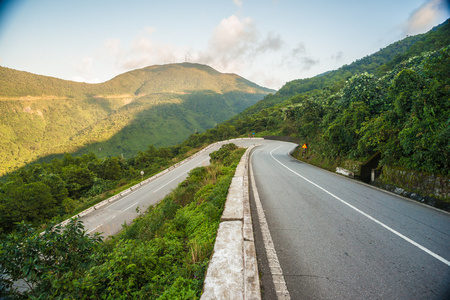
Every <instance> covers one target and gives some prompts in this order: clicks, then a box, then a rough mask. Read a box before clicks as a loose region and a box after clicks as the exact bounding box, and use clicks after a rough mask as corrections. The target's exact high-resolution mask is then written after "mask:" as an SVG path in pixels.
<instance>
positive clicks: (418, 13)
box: [403, 0, 449, 35]
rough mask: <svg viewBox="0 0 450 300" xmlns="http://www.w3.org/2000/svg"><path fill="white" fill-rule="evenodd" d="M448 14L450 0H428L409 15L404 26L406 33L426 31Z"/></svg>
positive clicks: (412, 33)
mask: <svg viewBox="0 0 450 300" xmlns="http://www.w3.org/2000/svg"><path fill="white" fill-rule="evenodd" d="M446 14H447V15H448V14H449V3H448V0H428V1H427V2H426V3H424V4H423V5H422V6H421V7H419V8H418V9H417V10H415V11H414V12H413V13H412V14H411V15H410V16H409V18H408V20H407V21H406V23H405V24H404V26H403V31H404V34H407V35H414V34H418V33H423V32H426V31H427V30H430V29H431V27H432V26H433V25H435V24H436V23H437V22H439V20H440V19H441V18H442V17H443V16H445V15H446Z"/></svg>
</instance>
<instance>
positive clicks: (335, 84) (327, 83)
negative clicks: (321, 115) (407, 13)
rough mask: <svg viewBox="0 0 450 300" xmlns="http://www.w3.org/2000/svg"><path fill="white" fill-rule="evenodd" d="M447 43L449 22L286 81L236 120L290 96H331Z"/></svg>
mask: <svg viewBox="0 0 450 300" xmlns="http://www.w3.org/2000/svg"><path fill="white" fill-rule="evenodd" d="M449 44H450V21H449V20H447V21H445V22H444V23H442V24H440V25H438V26H436V27H434V28H433V29H432V30H430V31H429V32H427V33H424V34H418V35H415V36H410V37H407V38H405V39H403V40H400V41H397V42H395V43H393V44H391V45H389V46H387V47H385V48H383V49H380V51H378V52H376V53H374V54H372V55H369V56H366V57H363V58H361V59H358V60H356V61H354V62H353V63H351V64H349V65H344V66H342V67H341V68H339V69H337V70H332V71H329V72H326V73H324V74H322V75H318V76H315V77H312V78H306V79H296V80H292V81H290V82H287V83H286V84H285V85H284V86H283V87H282V88H281V89H280V90H279V91H278V92H277V93H276V94H274V95H268V96H267V97H265V98H264V99H263V100H261V101H259V102H258V103H257V104H255V105H253V106H250V107H248V108H247V109H246V110H245V111H244V112H242V113H241V114H240V116H239V117H242V116H246V115H251V114H254V113H257V112H258V111H260V110H261V109H264V108H268V107H272V106H274V105H277V104H279V103H282V102H283V101H286V100H289V99H291V98H292V97H293V96H296V95H302V96H307V94H308V93H310V94H312V93H314V91H320V92H321V93H322V92H326V93H331V94H332V93H335V92H337V91H339V90H340V89H341V88H342V87H343V86H344V84H345V82H346V80H347V79H348V78H350V77H351V76H353V75H356V74H360V73H364V72H369V73H373V74H375V75H377V76H381V75H383V74H385V73H386V72H388V71H391V70H392V69H394V67H395V66H396V65H397V64H399V63H400V62H402V61H403V60H406V59H408V58H411V57H413V56H416V55H419V54H420V53H422V52H424V51H435V50H438V49H440V48H442V47H444V46H447V45H449Z"/></svg>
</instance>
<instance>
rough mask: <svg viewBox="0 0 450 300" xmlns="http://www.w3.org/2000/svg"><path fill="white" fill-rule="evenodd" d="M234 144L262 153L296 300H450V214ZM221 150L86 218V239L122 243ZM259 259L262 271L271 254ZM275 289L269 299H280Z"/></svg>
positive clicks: (266, 203)
mask: <svg viewBox="0 0 450 300" xmlns="http://www.w3.org/2000/svg"><path fill="white" fill-rule="evenodd" d="M233 143H235V144H237V145H239V146H244V147H248V146H250V145H253V144H261V146H260V147H257V148H256V149H255V150H253V155H252V159H251V161H252V166H253V171H254V175H255V179H256V186H257V189H258V192H259V195H260V199H261V202H262V206H263V209H264V211H265V214H266V217H267V223H268V225H269V229H270V232H271V235H272V239H273V242H274V247H275V250H276V253H277V254H278V259H279V262H280V265H281V269H282V271H283V273H284V278H285V281H286V283H287V289H288V291H289V293H290V296H291V298H292V299H445V298H447V299H450V297H449V296H450V294H449V286H450V266H449V264H450V262H449V261H450V215H449V214H447V213H445V212H442V211H439V210H436V209H433V208H430V207H426V206H424V205H421V204H419V203H416V202H413V201H409V200H406V199H404V198H402V197H398V196H395V195H392V194H390V193H387V192H384V191H381V190H378V189H376V188H373V187H370V186H368V185H365V184H362V183H359V182H357V181H354V180H350V179H348V178H345V177H343V176H340V175H336V174H334V173H330V172H327V171H324V170H322V169H319V168H316V167H313V166H311V165H308V164H305V163H301V162H299V161H297V160H295V159H293V158H291V157H290V156H289V155H288V152H289V151H290V150H291V149H293V147H294V146H295V145H294V144H292V143H284V142H277V141H265V140H251V139H246V140H238V141H233ZM219 147H220V145H216V146H214V147H212V148H210V149H209V150H208V151H206V152H204V153H202V154H201V155H199V156H197V157H195V158H194V159H192V160H190V161H189V162H187V163H185V164H183V165H181V166H180V167H178V168H175V169H174V170H172V171H170V172H168V173H167V174H165V175H164V176H162V177H160V178H157V179H155V180H154V181H152V182H150V183H149V184H147V185H145V186H143V187H141V188H140V189H138V190H136V191H133V192H132V193H130V194H128V195H127V196H125V197H124V198H122V199H120V200H117V201H115V202H113V203H111V204H108V205H105V206H103V207H101V208H99V209H98V210H96V211H95V212H93V213H90V214H88V215H86V216H85V217H83V218H81V219H82V220H83V221H84V224H85V227H86V229H87V230H88V232H103V236H105V237H106V236H109V235H112V234H115V233H117V232H118V231H119V230H120V229H121V224H123V223H124V222H127V223H129V222H130V221H131V220H132V219H134V218H135V217H136V216H137V215H138V213H137V210H136V208H139V211H144V210H145V209H146V208H147V207H148V206H149V205H152V204H154V203H156V202H158V201H160V200H161V199H162V198H164V196H165V195H167V194H168V193H169V192H170V191H171V190H172V189H174V188H175V187H176V186H177V185H178V184H179V183H180V182H181V181H182V180H184V179H185V178H186V176H187V173H188V172H189V171H190V170H191V169H192V168H194V167H197V166H201V165H206V164H208V163H209V153H210V152H212V151H215V150H217V149H219ZM252 213H253V214H254V212H252ZM253 223H254V225H255V228H256V231H255V235H256V244H257V247H258V245H259V244H261V241H258V236H260V235H258V232H257V231H258V230H257V229H258V224H259V222H258V221H257V218H254V220H253ZM257 252H258V260H259V261H260V262H262V261H263V260H261V259H259V256H264V252H265V250H264V249H259V248H257ZM259 268H260V272H261V273H262V277H263V279H264V278H267V277H270V276H267V274H265V272H266V270H267V266H265V265H264V264H260V265H259ZM267 286H268V284H267V283H266V284H265V288H266V292H265V293H264V295H265V297H266V299H274V298H273V295H274V294H271V293H270V291H269V290H270V288H268V287H267ZM272 286H273V284H272Z"/></svg>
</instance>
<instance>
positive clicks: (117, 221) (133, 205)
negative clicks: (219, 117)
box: [80, 139, 265, 238]
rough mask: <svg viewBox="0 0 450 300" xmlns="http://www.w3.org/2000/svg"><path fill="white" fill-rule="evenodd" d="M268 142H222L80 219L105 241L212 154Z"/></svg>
mask: <svg viewBox="0 0 450 300" xmlns="http://www.w3.org/2000/svg"><path fill="white" fill-rule="evenodd" d="M264 142H265V141H264V140H259V139H242V140H235V141H231V142H230V141H225V142H222V143H220V144H219V145H215V146H213V147H211V148H209V149H208V150H207V151H205V152H203V153H201V154H200V155H198V156H197V157H194V158H193V159H191V160H189V161H188V162H186V163H185V164H182V165H181V166H179V167H177V168H175V169H173V170H171V171H170V172H168V173H166V174H164V175H163V176H161V177H159V178H156V179H155V180H153V181H151V182H150V183H148V184H146V185H144V186H142V187H140V188H139V189H136V190H135V191H133V192H131V193H129V194H127V195H126V196H124V197H123V198H121V199H119V200H116V201H114V202H112V203H110V204H107V205H104V206H102V207H100V208H98V209H97V210H95V211H94V212H91V213H89V214H87V215H85V216H83V217H81V218H80V220H81V221H83V223H84V226H85V229H86V230H87V232H88V233H94V232H100V233H102V235H103V237H105V238H106V237H108V236H110V235H114V234H116V233H117V232H119V231H120V230H121V229H122V224H124V223H127V224H129V223H130V222H131V221H132V220H133V219H134V218H136V217H137V216H138V215H139V212H143V211H145V210H146V209H147V207H149V206H150V205H153V204H155V203H157V202H159V201H160V200H162V199H163V198H164V197H165V196H166V195H168V194H169V193H170V192H171V191H172V190H173V189H174V188H176V187H177V186H178V184H179V183H181V182H182V181H183V180H184V179H186V177H187V175H188V173H189V171H190V170H191V169H193V168H195V167H199V166H202V165H208V164H209V153H211V152H213V151H216V150H218V149H219V148H220V147H221V146H222V145H223V144H226V143H235V144H236V145H238V146H242V147H248V146H250V145H253V144H259V143H264Z"/></svg>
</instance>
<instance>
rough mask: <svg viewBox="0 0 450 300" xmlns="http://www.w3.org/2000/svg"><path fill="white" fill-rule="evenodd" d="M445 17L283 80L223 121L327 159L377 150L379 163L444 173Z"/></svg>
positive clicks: (449, 39)
mask: <svg viewBox="0 0 450 300" xmlns="http://www.w3.org/2000/svg"><path fill="white" fill-rule="evenodd" d="M449 45H450V24H449V20H447V21H446V22H444V23H443V24H441V25H440V26H437V27H436V28H433V29H432V30H431V31H430V32H428V33H425V34H421V35H417V36H413V37H408V38H406V39H404V40H402V41H398V42H396V43H394V44H392V45H390V46H388V47H386V48H384V49H381V50H380V51H379V52H377V53H375V54H373V55H371V56H367V57H365V58H363V59H361V60H358V61H356V62H354V63H352V64H350V65H346V66H343V67H342V68H340V69H338V70H335V71H331V72H329V73H327V74H325V75H322V76H317V77H314V78H309V79H301V80H294V81H291V82H288V83H286V84H285V85H284V87H283V88H282V89H280V90H279V91H278V92H277V93H276V94H270V95H268V96H266V97H265V98H264V99H263V100H261V101H259V102H258V103H257V104H255V105H254V106H251V107H249V108H247V109H246V110H245V111H243V112H242V113H241V114H239V115H238V116H236V117H234V118H233V119H232V120H230V121H229V122H228V124H230V125H232V126H233V128H234V130H236V131H237V132H238V133H239V134H248V133H250V132H259V135H262V136H263V135H283V136H286V135H289V136H292V137H295V138H296V139H298V140H300V141H302V142H306V143H308V144H309V151H310V152H309V154H310V159H311V160H312V161H316V162H320V163H319V164H322V165H323V166H329V167H331V166H335V165H336V163H337V162H338V161H339V160H343V159H355V160H361V161H363V160H364V159H366V158H367V157H369V156H371V155H372V154H374V153H375V152H377V151H379V152H380V153H381V156H382V159H381V165H391V166H398V167H403V168H407V169H411V170H417V171H425V172H429V173H433V174H442V175H448V174H449V173H450V157H449V155H450V144H449V141H450V123H449V122H450V100H449V98H450V97H449V96H450V89H449V86H450V48H449Z"/></svg>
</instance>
